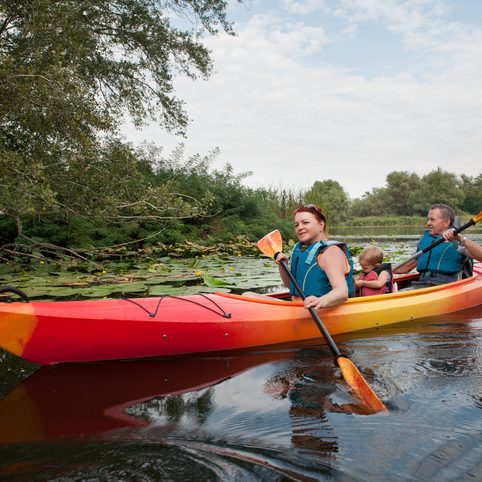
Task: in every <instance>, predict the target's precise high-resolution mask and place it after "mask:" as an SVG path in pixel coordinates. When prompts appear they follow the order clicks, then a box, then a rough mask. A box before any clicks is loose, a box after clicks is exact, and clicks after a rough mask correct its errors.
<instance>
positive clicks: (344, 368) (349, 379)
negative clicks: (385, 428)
mask: <svg viewBox="0 0 482 482" xmlns="http://www.w3.org/2000/svg"><path fill="white" fill-rule="evenodd" d="M336 362H337V364H338V366H339V367H340V370H341V373H342V374H343V377H344V379H345V381H346V383H347V384H348V386H349V387H350V388H351V390H352V391H353V392H354V393H355V395H356V396H357V397H358V398H359V399H360V401H361V402H362V404H363V405H364V406H365V407H366V408H368V409H369V410H370V411H371V412H372V413H376V412H388V410H387V407H385V405H384V404H383V402H382V401H381V400H380V399H379V398H378V397H377V395H376V394H375V392H374V391H373V390H372V389H371V388H370V386H369V385H368V383H367V382H366V381H365V379H364V378H363V376H362V374H361V373H360V372H359V371H358V368H357V367H356V366H355V365H354V364H353V363H352V361H351V360H350V359H349V358H346V357H344V356H340V357H338V358H337V359H336Z"/></svg>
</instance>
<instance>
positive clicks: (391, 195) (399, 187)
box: [386, 171, 421, 216]
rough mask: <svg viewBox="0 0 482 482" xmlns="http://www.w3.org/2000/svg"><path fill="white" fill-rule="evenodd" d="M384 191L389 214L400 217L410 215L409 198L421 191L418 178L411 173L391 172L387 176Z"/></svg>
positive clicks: (411, 210)
mask: <svg viewBox="0 0 482 482" xmlns="http://www.w3.org/2000/svg"><path fill="white" fill-rule="evenodd" d="M386 189H387V192H386V194H387V195H388V200H387V201H388V202H389V204H390V212H391V213H393V214H398V215H401V216H407V215H411V214H412V212H413V209H412V206H411V201H410V197H411V196H413V194H414V193H416V192H417V191H418V190H419V189H421V181H420V177H419V176H418V175H417V174H415V173H413V172H412V173H410V172H406V171H394V172H391V173H390V174H388V175H387V182H386Z"/></svg>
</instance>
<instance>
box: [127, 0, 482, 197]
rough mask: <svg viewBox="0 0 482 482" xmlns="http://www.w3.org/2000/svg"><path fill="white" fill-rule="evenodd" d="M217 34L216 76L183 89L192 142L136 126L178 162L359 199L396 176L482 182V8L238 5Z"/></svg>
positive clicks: (210, 41) (318, 0)
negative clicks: (191, 158) (191, 159)
mask: <svg viewBox="0 0 482 482" xmlns="http://www.w3.org/2000/svg"><path fill="white" fill-rule="evenodd" d="M228 18H229V19H230V20H231V21H232V22H233V23H234V30H235V32H236V34H237V35H236V36H235V37H232V36H228V35H226V34H224V33H222V34H220V35H218V36H217V37H209V38H208V37H207V38H206V39H205V43H206V45H207V46H208V48H209V49H210V50H211V53H212V58H213V60H214V72H213V74H212V75H211V77H210V78H209V79H208V80H207V81H204V80H200V79H197V80H196V81H192V80H190V79H186V78H176V79H175V89H176V92H175V93H176V95H177V96H178V97H180V98H182V99H183V100H184V101H185V102H186V110H187V112H188V115H189V117H190V119H191V122H190V124H189V126H188V128H187V131H186V134H187V138H181V137H176V136H174V135H171V134H168V133H166V132H165V131H162V130H161V128H160V127H159V126H155V125H149V126H147V127H145V128H143V129H142V130H136V129H134V128H133V127H131V126H125V128H124V135H125V136H126V138H127V139H128V140H130V141H132V142H134V143H138V142H141V141H143V140H147V141H152V142H154V143H155V144H157V145H158V146H162V147H163V148H164V153H166V154H167V153H169V152H170V151H171V150H172V149H173V148H175V147H176V146H177V145H179V144H180V143H183V144H184V146H185V154H186V157H187V156H188V155H193V154H200V155H202V156H204V155H207V154H209V153H210V152H211V151H212V150H213V149H214V148H216V147H218V148H219V149H220V154H219V155H218V156H217V157H216V159H215V161H214V162H213V164H212V166H213V168H216V169H222V168H223V166H224V165H225V164H226V163H229V164H231V166H232V167H233V169H234V172H235V173H237V174H240V173H243V172H247V171H251V172H252V175H251V176H249V177H247V178H246V180H245V182H244V183H245V184H246V185H247V186H250V187H254V188H256V187H271V188H275V189H277V188H287V189H290V190H292V191H294V192H299V191H300V190H306V189H309V188H310V187H311V186H312V185H313V183H314V182H315V181H317V180H319V181H323V180H327V179H332V180H335V181H338V182H339V183H340V184H341V185H342V186H343V188H344V189H345V190H346V192H347V193H348V194H349V195H350V197H351V198H356V197H360V196H362V195H363V194H364V193H366V192H369V191H371V190H372V189H373V188H374V187H383V186H384V185H385V182H386V176H387V174H389V173H390V172H393V171H409V172H415V173H417V174H418V175H420V176H423V175H425V174H427V173H429V172H430V171H432V170H434V169H437V168H439V167H440V168H441V169H443V170H446V171H449V172H453V173H456V174H467V175H471V176H476V175H478V174H480V173H482V1H481V0H305V1H303V0H299V1H296V0H277V1H276V0H273V1H271V0H247V1H245V2H244V4H242V5H239V4H238V3H237V2H233V1H231V2H230V3H229V8H228Z"/></svg>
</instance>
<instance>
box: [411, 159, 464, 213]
mask: <svg viewBox="0 0 482 482" xmlns="http://www.w3.org/2000/svg"><path fill="white" fill-rule="evenodd" d="M464 200H465V192H464V190H463V188H462V182H461V181H460V179H459V178H458V177H457V175H456V174H453V173H451V172H447V171H444V170H442V169H440V168H438V169H435V170H433V171H431V172H429V173H428V174H426V175H425V176H423V177H422V179H421V183H420V188H419V189H418V190H417V191H416V192H414V193H412V195H410V196H409V201H410V204H411V205H412V208H413V210H414V213H415V214H421V215H424V214H426V213H427V211H428V209H429V208H430V206H431V205H432V204H435V203H444V204H448V205H449V206H452V207H453V208H454V209H460V208H461V207H462V205H463V203H464Z"/></svg>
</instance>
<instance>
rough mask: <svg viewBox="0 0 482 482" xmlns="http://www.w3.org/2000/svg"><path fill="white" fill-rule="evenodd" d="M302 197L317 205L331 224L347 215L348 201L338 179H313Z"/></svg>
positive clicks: (342, 219)
mask: <svg viewBox="0 0 482 482" xmlns="http://www.w3.org/2000/svg"><path fill="white" fill-rule="evenodd" d="M304 197H305V201H306V202H307V203H312V204H317V205H319V206H320V207H321V208H322V209H323V211H324V212H325V213H326V216H327V219H328V221H329V222H330V223H331V224H337V223H340V222H343V221H344V220H345V219H346V218H347V216H348V207H349V204H350V201H349V198H348V194H347V193H346V192H345V190H344V189H343V187H342V186H341V184H340V183H339V182H338V181H333V180H331V179H327V180H326V181H315V182H314V184H313V186H312V187H311V188H310V189H309V190H308V191H306V193H305V196H304Z"/></svg>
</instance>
